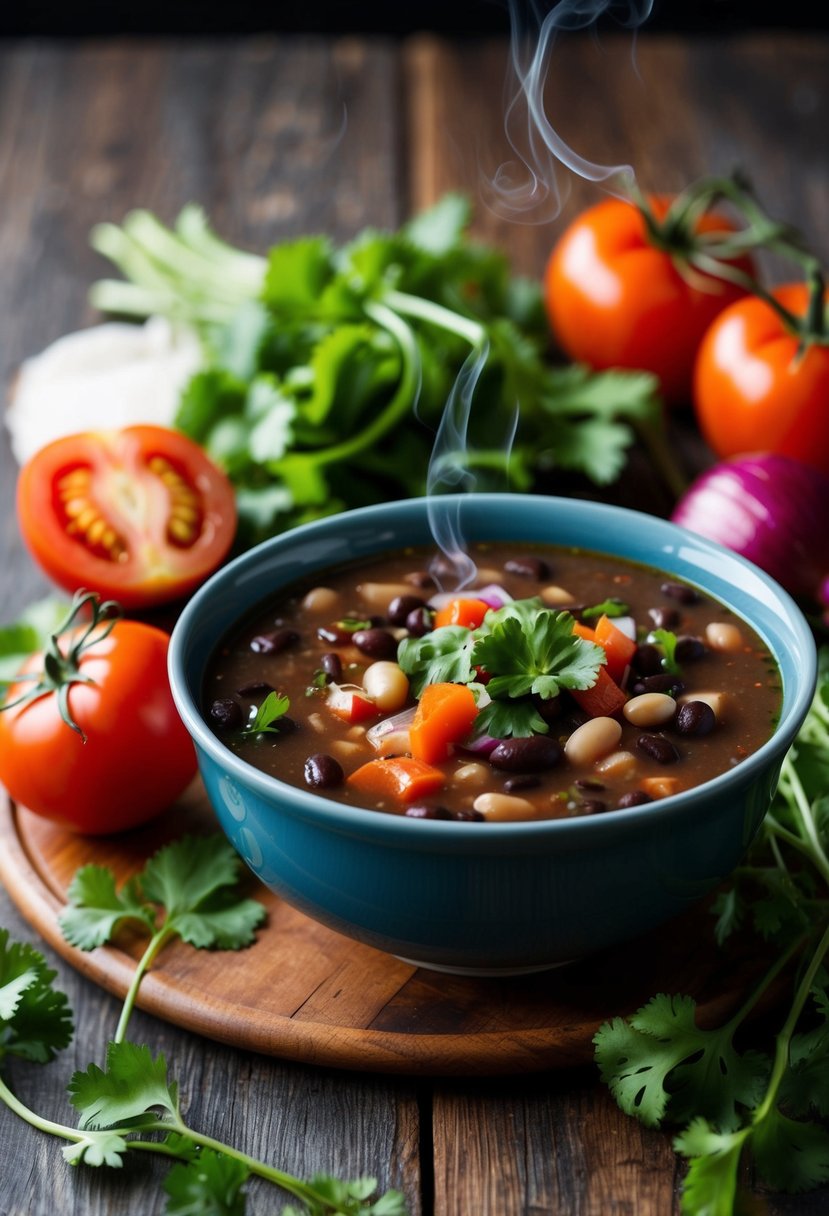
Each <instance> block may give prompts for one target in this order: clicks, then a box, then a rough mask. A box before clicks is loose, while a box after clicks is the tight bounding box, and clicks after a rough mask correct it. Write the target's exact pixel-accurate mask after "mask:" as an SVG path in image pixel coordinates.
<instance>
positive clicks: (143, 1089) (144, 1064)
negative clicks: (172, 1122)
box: [68, 1041, 178, 1130]
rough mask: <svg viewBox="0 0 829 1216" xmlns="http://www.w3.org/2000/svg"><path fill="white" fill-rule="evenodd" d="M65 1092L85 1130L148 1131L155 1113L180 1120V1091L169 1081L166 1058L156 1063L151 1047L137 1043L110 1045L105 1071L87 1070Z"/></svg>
mask: <svg viewBox="0 0 829 1216" xmlns="http://www.w3.org/2000/svg"><path fill="white" fill-rule="evenodd" d="M68 1088H69V1100H70V1102H71V1103H72V1105H73V1106H74V1107H75V1109H76V1110H77V1111H78V1112H79V1114H80V1126H81V1128H82V1129H84V1130H85V1129H87V1128H119V1129H124V1128H125V1127H129V1128H133V1129H134V1128H139V1127H150V1126H152V1125H153V1124H154V1123H155V1122H156V1120H157V1118H158V1116H157V1114H156V1113H154V1112H156V1111H157V1109H158V1108H161V1110H162V1112H166V1113H167V1114H168V1115H170V1116H172V1117H174V1118H177V1117H178V1086H177V1085H176V1083H175V1082H174V1081H173V1082H170V1083H168V1081H167V1064H166V1061H165V1059H164V1057H163V1056H158V1057H157V1058H156V1059H155V1060H154V1059H153V1058H152V1056H151V1054H150V1049H149V1047H145V1046H139V1045H138V1044H137V1043H130V1042H128V1041H127V1042H123V1043H110V1044H109V1045H108V1047H107V1060H106V1070H103V1069H101V1068H99V1067H98V1065H97V1064H90V1065H89V1067H88V1068H87V1070H86V1072H76V1073H75V1074H74V1075H73V1076H72V1079H71V1080H70V1082H69V1087H68Z"/></svg>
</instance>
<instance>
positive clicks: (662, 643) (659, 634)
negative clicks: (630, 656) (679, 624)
mask: <svg viewBox="0 0 829 1216" xmlns="http://www.w3.org/2000/svg"><path fill="white" fill-rule="evenodd" d="M648 641H649V642H654V643H655V644H656V645H657V646H659V647H660V648H661V650H662V666H663V668H664V669H665V671H667V672H670V674H671V675H672V676H676V675H679V674H680V666H679V664H678V663H677V661H676V644H677V641H678V639H677V636H676V634H675V633H672V632H671V630H670V629H652V630H651V632H650V633H649V634H648Z"/></svg>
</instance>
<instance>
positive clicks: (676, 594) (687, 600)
mask: <svg viewBox="0 0 829 1216" xmlns="http://www.w3.org/2000/svg"><path fill="white" fill-rule="evenodd" d="M659 590H660V591H661V592H662V594H663V595H667V597H668V599H671V600H676V601H677V603H679V604H695V603H696V602H697V600H698V599H699V596H698V595H697V593H696V591H695V590H694V588H693V587H689V586H688V585H687V584H686V583H663V584H662V586H661V587H660V588H659Z"/></svg>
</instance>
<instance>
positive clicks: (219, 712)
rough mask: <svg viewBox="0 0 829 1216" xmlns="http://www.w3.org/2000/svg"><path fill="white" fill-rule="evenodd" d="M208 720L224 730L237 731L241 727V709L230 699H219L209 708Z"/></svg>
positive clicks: (236, 702)
mask: <svg viewBox="0 0 829 1216" xmlns="http://www.w3.org/2000/svg"><path fill="white" fill-rule="evenodd" d="M210 720H211V722H215V724H216V726H222V727H224V729H225V730H238V729H239V727H240V726H241V725H242V707H241V705H240V704H239V702H238V701H234V700H233V699H232V697H220V698H219V699H218V700H216V701H214V702H213V704H212V705H211V706H210Z"/></svg>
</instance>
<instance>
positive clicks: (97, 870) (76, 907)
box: [58, 865, 155, 950]
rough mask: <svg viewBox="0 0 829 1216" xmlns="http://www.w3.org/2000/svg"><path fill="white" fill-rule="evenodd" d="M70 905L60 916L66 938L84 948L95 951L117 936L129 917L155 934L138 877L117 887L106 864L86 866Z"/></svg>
mask: <svg viewBox="0 0 829 1216" xmlns="http://www.w3.org/2000/svg"><path fill="white" fill-rule="evenodd" d="M67 899H68V901H69V902H68V904H67V906H66V907H65V908H63V910H62V911H61V912H60V914H59V915H58V924H59V925H60V928H61V932H62V933H63V936H64V937H65V938H66V940H67V941H68V942H69V944H70V945H72V946H77V947H78V948H79V949H80V950H93V949H94V948H95V947H96V946H102V945H103V944H104V943H105V942H108V941H109V940H110V938H112V937H113V935H114V934H115V932H116V931H117V930H118V929H119V928H120V926H121V925H122V924H123V923H124V921H127V920H137V921H139V922H140V923H141V924H142V925H143V926H144V928H145V929H148V930H149V931H150V933H152V932H153V931H154V929H155V916H154V913H153V910H152V909H151V908H149V907H148V906H147V905H146V904H145V903H144V902H143V901H142V899H141V892H140V890H139V887H138V882H137V880H136V879H135V878H130V879H128V880H127V882H125V883H124V885H123V886H122V887H121V890H120V891H116V889H115V875H114V874H113V873H112V870H110V869H108V868H107V867H105V866H96V865H87V866H82V867H81V869H80V870H78V871H77V872H76V874H75V876H74V878H73V879H72V882H71V884H70V886H69V891H68V892H67Z"/></svg>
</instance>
